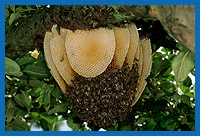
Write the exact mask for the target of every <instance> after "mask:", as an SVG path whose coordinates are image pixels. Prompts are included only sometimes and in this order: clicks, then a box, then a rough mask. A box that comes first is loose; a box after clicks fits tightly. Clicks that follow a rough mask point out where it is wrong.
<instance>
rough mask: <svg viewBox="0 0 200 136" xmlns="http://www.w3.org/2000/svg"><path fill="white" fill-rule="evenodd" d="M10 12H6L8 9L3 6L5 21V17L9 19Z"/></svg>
mask: <svg viewBox="0 0 200 136" xmlns="http://www.w3.org/2000/svg"><path fill="white" fill-rule="evenodd" d="M9 15H10V12H9V10H8V8H7V7H6V6H5V19H7V17H9Z"/></svg>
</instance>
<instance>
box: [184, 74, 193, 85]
mask: <svg viewBox="0 0 200 136" xmlns="http://www.w3.org/2000/svg"><path fill="white" fill-rule="evenodd" d="M183 85H184V86H186V87H190V86H191V85H192V80H191V79H190V77H189V76H188V77H187V78H186V79H185V80H184V81H183Z"/></svg>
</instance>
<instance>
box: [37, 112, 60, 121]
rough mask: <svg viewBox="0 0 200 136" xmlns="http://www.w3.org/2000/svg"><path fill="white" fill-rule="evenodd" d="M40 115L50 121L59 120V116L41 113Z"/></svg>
mask: <svg viewBox="0 0 200 136" xmlns="http://www.w3.org/2000/svg"><path fill="white" fill-rule="evenodd" d="M40 117H41V118H42V119H44V120H46V121H47V122H48V123H55V122H57V121H58V117H57V116H48V115H42V114H40Z"/></svg>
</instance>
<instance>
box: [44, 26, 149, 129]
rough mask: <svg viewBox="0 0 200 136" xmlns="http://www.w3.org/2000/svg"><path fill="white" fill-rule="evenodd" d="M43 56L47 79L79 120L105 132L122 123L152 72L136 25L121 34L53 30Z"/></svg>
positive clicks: (146, 45)
mask: <svg viewBox="0 0 200 136" xmlns="http://www.w3.org/2000/svg"><path fill="white" fill-rule="evenodd" d="M44 53H45V59H46V61H47V64H48V67H49V69H50V71H51V74H52V75H53V77H54V78H55V80H56V81H57V83H58V85H59V86H60V88H61V90H62V91H63V93H64V94H65V95H66V96H67V97H68V100H69V103H70V105H72V107H73V111H74V112H75V113H76V114H77V115H78V116H79V117H80V119H81V120H83V121H86V122H88V123H89V124H93V125H95V126H98V127H103V128H106V127H109V126H112V125H114V124H115V123H117V122H119V121H122V120H124V119H125V118H126V116H127V115H128V113H130V112H131V110H132V106H133V105H134V104H135V103H136V102H137V101H138V99H139V98H140V96H141V94H142V92H143V90H144V88H145V86H146V84H147V83H146V81H145V79H146V78H147V76H148V75H149V73H150V70H151V63H152V62H151V54H152V51H151V44H150V40H149V39H142V40H140V39H139V34H138V30H137V28H136V25H135V24H134V23H131V24H129V25H128V26H127V27H125V28H118V27H114V28H113V29H107V28H99V29H94V30H90V31H89V30H76V31H74V32H72V31H71V30H68V29H63V28H60V31H59V32H58V31H57V25H54V26H53V27H52V30H51V32H46V35H45V39H44Z"/></svg>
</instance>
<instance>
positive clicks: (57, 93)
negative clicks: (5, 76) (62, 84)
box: [51, 86, 63, 98]
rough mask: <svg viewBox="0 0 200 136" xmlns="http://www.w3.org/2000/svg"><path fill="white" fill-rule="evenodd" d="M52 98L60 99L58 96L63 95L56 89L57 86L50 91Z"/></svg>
mask: <svg viewBox="0 0 200 136" xmlns="http://www.w3.org/2000/svg"><path fill="white" fill-rule="evenodd" d="M51 94H52V96H53V97H55V98H60V96H61V95H62V94H63V93H62V91H61V90H60V88H58V87H57V86H56V87H55V88H54V89H53V90H52V92H51Z"/></svg>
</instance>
